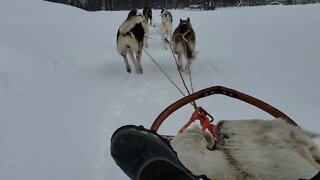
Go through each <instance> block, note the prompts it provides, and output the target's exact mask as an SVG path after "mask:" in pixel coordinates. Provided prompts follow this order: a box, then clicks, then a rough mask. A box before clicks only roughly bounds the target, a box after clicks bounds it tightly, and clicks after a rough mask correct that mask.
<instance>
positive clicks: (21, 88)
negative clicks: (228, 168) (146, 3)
mask: <svg viewBox="0 0 320 180" xmlns="http://www.w3.org/2000/svg"><path fill="white" fill-rule="evenodd" d="M319 8H320V6H319V5H305V6H265V7H245V8H226V9H223V8H221V9H217V10H215V11H184V10H172V14H173V19H174V24H173V28H175V27H176V26H177V24H178V22H179V19H180V18H182V19H186V18H187V17H190V18H191V22H192V24H193V27H194V29H195V31H196V33H197V48H196V49H197V50H198V51H199V55H198V58H197V59H196V60H195V61H194V62H193V64H192V79H193V85H194V90H195V91H198V90H200V89H203V88H207V87H210V86H214V85H224V86H227V87H230V88H234V89H237V90H239V91H242V92H245V93H247V94H250V95H252V96H255V97H258V98H260V99H262V100H265V101H266V102H268V103H270V104H272V105H274V106H275V107H277V108H279V109H280V110H282V111H283V112H285V113H287V114H288V115H289V116H291V117H292V118H294V119H295V120H296V121H297V122H298V124H301V126H302V127H305V128H306V129H308V130H311V131H316V132H318V131H320V129H319V126H318V124H319V121H318V119H319V118H318V117H320V111H319V110H318V109H319V106H320V104H319V102H320V97H319V93H317V92H319V91H320V87H319V83H318V80H317V78H318V77H320V74H319V73H320V71H318V68H319V61H318V59H319V57H320V54H319V52H320V51H318V49H317V48H318V47H320V44H319V42H320V39H319V38H320V36H319V35H318V32H320V26H319V24H318V23H315V22H318V19H319V17H320V11H319ZM0 9H1V11H0V14H1V16H0V22H1V23H0V31H1V32H2V33H1V34H0V116H1V117H0V159H1V161H0V179H7V180H18V179H34V180H40V179H48V180H56V179H78V180H82V179H83V180H88V179H92V180H103V179H121V180H125V179H127V177H126V176H125V175H124V174H123V173H122V172H121V170H120V169H119V168H118V167H117V165H116V164H115V163H114V161H113V159H112V157H111V156H110V151H109V147H110V143H109V141H110V137H111V135H112V133H113V132H114V131H115V130H116V129H117V128H118V127H120V126H122V125H124V124H136V125H140V124H141V125H144V126H145V127H150V125H151V123H152V122H153V120H154V119H155V118H156V117H157V116H158V114H159V113H161V112H162V110H164V109H165V108H166V107H167V106H168V105H170V104H171V103H173V102H175V101H176V100H178V99H180V98H181V97H182V95H181V94H180V92H179V91H177V90H176V89H175V87H174V86H173V85H172V84H171V83H170V81H168V80H167V78H166V77H165V76H164V75H163V74H162V73H161V71H160V70H159V69H158V68H157V67H156V66H155V64H154V63H153V62H152V61H151V60H150V58H149V57H148V56H147V55H146V54H145V53H143V57H142V66H143V68H144V74H142V75H137V74H135V73H134V72H133V73H132V74H128V73H127V72H126V70H125V66H124V62H123V60H122V58H121V56H119V55H118V54H117V52H116V44H115V39H116V32H117V28H118V27H119V25H120V24H121V23H122V22H123V20H124V19H125V18H126V17H127V14H128V11H113V12H111V11H104V12H86V11H83V10H81V9H78V8H74V7H70V6H65V5H62V4H56V3H49V2H46V1H42V0H29V1H28V2H27V1H24V0H2V1H1V6H0ZM2 10H3V11H2ZM270 12H272V13H270ZM153 13H154V14H153V15H154V18H155V20H154V22H155V24H157V23H159V20H160V16H159V15H160V10H155V11H154V12H153ZM150 31H151V33H150V36H151V37H152V38H153V39H150V40H149V48H147V51H148V52H150V54H151V55H152V56H153V57H154V58H155V59H156V60H157V62H158V63H159V64H160V65H161V67H162V68H163V69H164V70H165V71H166V72H167V73H168V75H169V76H170V77H171V78H172V80H173V81H174V82H176V83H177V85H178V86H179V87H180V88H181V89H182V90H183V85H182V83H181V79H180V77H179V74H178V72H177V68H176V65H175V63H174V59H173V57H172V53H171V52H170V51H169V50H164V47H163V44H162V41H161V39H160V35H159V34H158V32H157V31H156V29H154V28H150ZM184 63H185V62H184ZM275 65H276V66H275ZM183 76H184V77H185V80H186V82H187V84H189V82H188V81H189V78H188V75H187V74H186V73H183ZM183 91H184V90H183ZM184 92H185V91H184ZM198 104H199V105H201V106H203V107H205V108H206V110H208V111H210V113H212V115H214V117H215V119H216V120H217V121H218V120H222V119H246V118H252V117H254V118H270V116H268V115H265V113H263V112H260V111H257V110H256V109H254V108H252V107H251V106H247V105H244V104H243V103H241V102H238V101H234V100H233V99H228V98H225V97H220V96H214V97H208V98H206V99H202V100H199V101H198ZM192 112H193V109H192V107H191V106H189V105H187V106H186V107H184V108H182V109H181V110H179V112H177V113H175V114H173V115H172V116H170V117H169V119H168V121H167V122H166V123H165V124H163V126H162V127H161V128H160V134H171V135H174V134H176V133H177V131H178V129H179V128H180V127H181V126H182V125H183V124H184V123H185V122H186V120H187V119H188V118H189V117H190V115H191V114H192Z"/></svg>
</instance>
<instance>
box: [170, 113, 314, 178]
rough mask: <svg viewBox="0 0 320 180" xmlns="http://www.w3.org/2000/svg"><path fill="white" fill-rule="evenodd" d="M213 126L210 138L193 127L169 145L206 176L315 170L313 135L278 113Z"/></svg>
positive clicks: (301, 174) (296, 174) (298, 174)
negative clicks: (269, 117)
mask: <svg viewBox="0 0 320 180" xmlns="http://www.w3.org/2000/svg"><path fill="white" fill-rule="evenodd" d="M218 132H219V138H218V140H217V142H214V139H213V138H212V136H211V134H209V133H202V132H201V130H200V128H199V127H194V128H192V129H188V130H186V131H185V132H183V133H179V134H178V135H177V136H175V137H174V138H173V139H172V140H171V145H172V147H173V148H174V150H175V151H176V152H177V155H178V157H179V159H180V161H181V162H182V163H183V164H184V165H185V166H186V168H188V169H189V170H190V171H192V172H193V173H194V174H196V175H201V174H205V175H207V177H209V178H210V179H219V180H222V179H228V180H233V179H237V180H238V179H257V180H277V179H278V180H286V179H287V180H298V179H299V178H302V179H309V178H311V177H313V176H314V175H315V174H317V173H318V172H319V170H320V165H319V164H318V163H317V162H319V160H320V151H319V147H318V146H317V145H316V144H315V143H314V142H313V139H312V138H314V137H318V135H316V134H314V133H311V132H307V131H304V130H302V129H301V128H299V127H295V126H292V125H289V124H287V123H286V122H284V121H283V120H281V119H275V120H272V121H264V120H240V121H222V122H220V123H219V124H218ZM209 149H212V150H209Z"/></svg>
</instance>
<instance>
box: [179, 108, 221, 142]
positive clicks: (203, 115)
mask: <svg viewBox="0 0 320 180" xmlns="http://www.w3.org/2000/svg"><path fill="white" fill-rule="evenodd" d="M209 117H210V119H211V120H210V119H209ZM196 120H200V125H201V130H202V132H205V131H206V130H207V129H208V131H209V132H210V133H211V134H212V137H213V138H214V139H215V140H217V139H218V137H217V134H216V132H215V128H216V126H215V125H213V124H212V121H213V117H212V116H211V115H210V114H208V113H207V112H206V111H205V110H204V109H203V108H202V107H197V108H196V109H195V111H194V112H193V114H192V116H191V118H190V120H189V121H188V122H187V124H185V125H184V126H183V127H182V128H181V129H180V131H179V133H182V132H183V131H184V130H185V129H187V128H188V127H189V126H190V124H191V123H193V122H195V121H196Z"/></svg>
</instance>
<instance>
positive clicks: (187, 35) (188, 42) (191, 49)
mask: <svg viewBox="0 0 320 180" xmlns="http://www.w3.org/2000/svg"><path fill="white" fill-rule="evenodd" d="M172 43H173V51H174V53H175V54H177V55H178V69H179V70H180V71H184V70H187V71H190V68H191V61H192V60H194V59H195V58H196V55H197V52H196V51H195V46H196V34H195V32H194V30H193V28H192V25H191V22H190V18H188V19H187V20H182V19H180V22H179V25H178V26H177V27H176V29H175V30H174V32H173V35H172ZM182 54H183V55H184V56H185V58H186V59H187V65H186V67H185V69H184V68H183V63H182Z"/></svg>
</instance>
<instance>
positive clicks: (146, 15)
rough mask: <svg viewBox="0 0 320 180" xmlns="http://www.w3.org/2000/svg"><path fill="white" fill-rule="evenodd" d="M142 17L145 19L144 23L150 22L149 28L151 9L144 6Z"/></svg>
mask: <svg viewBox="0 0 320 180" xmlns="http://www.w3.org/2000/svg"><path fill="white" fill-rule="evenodd" d="M142 13H143V16H144V17H145V18H146V21H148V22H149V21H150V26H151V25H152V9H151V8H150V7H149V6H145V7H144V8H143V10H142Z"/></svg>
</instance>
